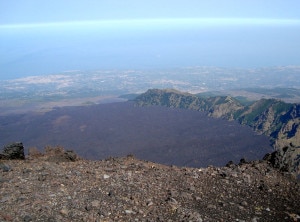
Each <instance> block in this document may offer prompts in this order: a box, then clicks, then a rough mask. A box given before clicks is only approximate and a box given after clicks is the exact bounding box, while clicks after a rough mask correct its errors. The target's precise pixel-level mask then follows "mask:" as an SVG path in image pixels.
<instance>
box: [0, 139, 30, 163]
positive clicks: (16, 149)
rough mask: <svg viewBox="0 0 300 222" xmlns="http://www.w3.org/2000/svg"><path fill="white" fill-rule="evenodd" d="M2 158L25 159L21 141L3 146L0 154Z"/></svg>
mask: <svg viewBox="0 0 300 222" xmlns="http://www.w3.org/2000/svg"><path fill="white" fill-rule="evenodd" d="M0 158H2V159H21V160H23V159H25V155H24V146H23V143H20V142H15V143H11V144H8V145H6V146H4V148H3V152H2V154H1V155H0Z"/></svg>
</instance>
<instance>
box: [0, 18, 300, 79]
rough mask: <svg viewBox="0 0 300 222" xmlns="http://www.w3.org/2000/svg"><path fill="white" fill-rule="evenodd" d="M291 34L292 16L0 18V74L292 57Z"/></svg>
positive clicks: (297, 31)
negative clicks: (33, 20) (8, 21)
mask: <svg viewBox="0 0 300 222" xmlns="http://www.w3.org/2000/svg"><path fill="white" fill-rule="evenodd" d="M299 39H300V20H293V19H245V18H244V19H230V18H227V19H215V18H201V19H200V18H199V19H179V18H177V19H139V20H134V19H128V20H102V21H98V20H97V21H81V22H76V21H75V22H59V23H32V24H29V23H28V24H19V25H18V24H12V25H0V80H4V79H13V78H19V77H24V76H30V75H43V74H53V73H59V72H64V71H68V70H94V69H162V68H176V67H186V66H219V67H239V68H251V67H262V66H263V67H266V66H280V65H300V60H299V58H300V50H299V49H300V41H299Z"/></svg>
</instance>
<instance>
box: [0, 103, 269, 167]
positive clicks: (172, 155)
mask: <svg viewBox="0 0 300 222" xmlns="http://www.w3.org/2000/svg"><path fill="white" fill-rule="evenodd" d="M0 123H1V125H0V141H1V143H2V144H1V145H4V144H6V143H9V142H12V141H22V142H23V144H24V145H25V148H29V147H37V148H39V149H43V148H44V147H45V146H47V145H51V146H56V145H60V146H63V147H65V148H66V149H72V150H74V151H76V152H77V153H78V154H79V155H80V156H82V157H84V158H88V159H105V158H107V157H109V156H124V155H127V154H134V155H135V156H137V157H138V158H141V159H145V160H149V161H154V162H158V163H162V164H166V165H177V166H192V167H205V166H207V165H215V166H223V165H225V164H226V163H227V162H228V161H230V160H232V161H234V162H238V161H239V160H240V159H241V158H246V159H247V160H254V159H261V158H262V157H263V156H264V154H265V153H268V152H271V151H272V148H271V146H270V144H269V143H270V142H269V139H268V137H266V136H261V135H257V134H256V133H254V132H253V131H252V130H251V128H250V127H247V126H242V125H240V124H238V123H237V122H235V121H227V120H222V119H215V118H211V117H207V116H206V114H205V113H204V112H198V111H192V110H184V109H175V108H167V107H159V106H152V107H138V106H135V103H133V102H120V103H111V104H99V105H91V106H82V107H61V108H57V109H55V110H53V111H50V112H47V113H40V114H36V113H31V114H23V115H11V116H2V117H0Z"/></svg>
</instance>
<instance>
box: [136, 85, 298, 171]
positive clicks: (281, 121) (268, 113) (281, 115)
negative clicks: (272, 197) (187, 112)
mask: <svg viewBox="0 0 300 222" xmlns="http://www.w3.org/2000/svg"><path fill="white" fill-rule="evenodd" d="M135 101H136V103H137V104H138V105H142V106H148V105H162V106H168V107H176V108H184V109H192V110H198V111H205V112H207V113H208V115H209V116H212V117H215V118H224V119H228V120H237V121H239V122H240V123H241V124H244V125H248V126H250V127H252V128H253V130H255V131H256V132H258V133H261V134H265V135H267V136H270V138H271V142H272V144H273V146H274V148H275V149H276V150H277V151H278V152H279V153H286V152H283V151H284V150H283V149H286V148H287V147H288V148H291V149H289V155H285V157H284V158H285V160H284V161H290V162H291V164H289V166H290V167H289V168H288V171H298V172H300V170H299V167H300V104H288V103H284V102H282V101H279V100H275V99H261V100H259V101H256V102H255V103H253V104H252V105H249V106H244V105H242V104H241V103H240V102H239V101H238V100H236V99H235V98H232V97H230V96H216V97H210V98H200V97H198V96H196V95H192V94H187V93H181V92H179V91H175V90H158V89H151V90H148V91H147V92H146V93H144V94H142V95H140V96H138V97H137V98H136V100H135ZM291 150H292V151H291ZM290 151H291V152H290ZM281 156H282V155H281Z"/></svg>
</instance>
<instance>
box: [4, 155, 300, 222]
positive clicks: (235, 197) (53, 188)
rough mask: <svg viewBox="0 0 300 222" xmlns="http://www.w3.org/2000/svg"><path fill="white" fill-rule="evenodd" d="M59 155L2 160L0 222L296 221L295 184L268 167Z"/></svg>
mask: <svg viewBox="0 0 300 222" xmlns="http://www.w3.org/2000/svg"><path fill="white" fill-rule="evenodd" d="M57 151H59V149H54V154H55V155H57V156H55V155H53V153H52V152H51V153H50V152H49V149H48V150H47V155H46V156H41V155H40V154H38V153H35V155H32V156H31V155H30V156H29V158H27V159H25V160H3V161H2V160H0V202H1V204H0V220H1V221H169V222H171V221H199V222H202V221H208V222H212V221H253V222H254V221H280V222H281V221H299V220H300V209H299V205H300V195H299V194H300V186H299V183H298V182H297V181H295V180H293V179H292V178H290V177H289V176H288V175H286V174H283V173H281V172H279V171H277V170H276V169H274V168H272V167H271V166H270V165H269V164H268V163H267V162H266V161H253V162H247V163H245V162H243V163H240V164H238V165H235V164H230V165H228V166H227V167H222V168H217V167H208V168H186V167H185V168H179V167H176V166H165V165H160V164H156V163H152V162H149V161H141V160H138V159H136V158H134V157H132V156H127V157H122V158H108V159H106V160H102V161H88V160H78V161H74V162H65V161H67V160H65V161H64V160H63V159H62V158H61V157H62V155H61V154H63V153H59V152H57ZM49 154H50V155H49Z"/></svg>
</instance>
